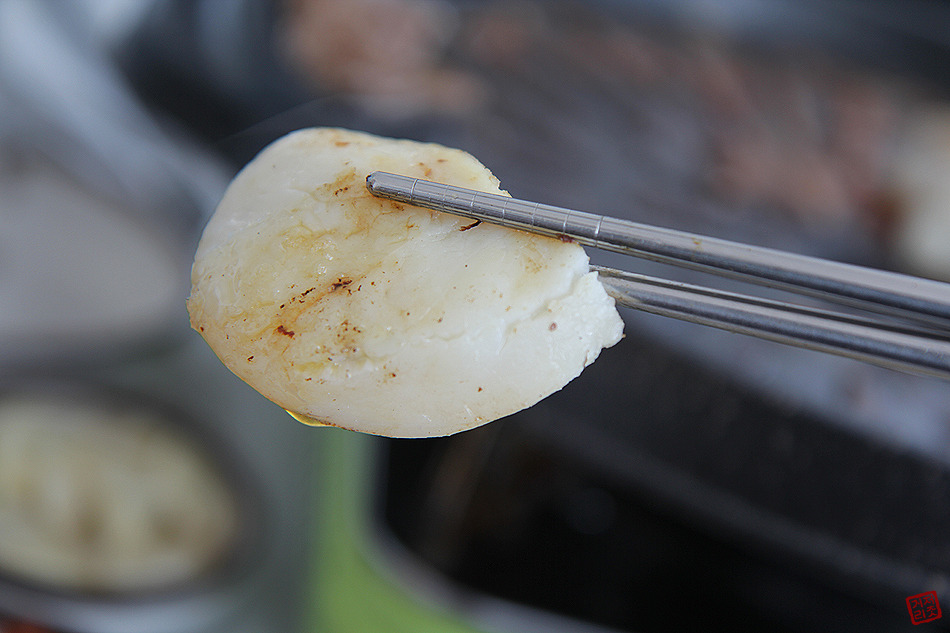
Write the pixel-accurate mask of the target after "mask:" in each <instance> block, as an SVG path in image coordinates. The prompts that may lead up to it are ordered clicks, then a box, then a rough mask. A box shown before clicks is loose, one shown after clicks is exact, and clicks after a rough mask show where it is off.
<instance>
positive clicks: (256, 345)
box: [188, 129, 623, 437]
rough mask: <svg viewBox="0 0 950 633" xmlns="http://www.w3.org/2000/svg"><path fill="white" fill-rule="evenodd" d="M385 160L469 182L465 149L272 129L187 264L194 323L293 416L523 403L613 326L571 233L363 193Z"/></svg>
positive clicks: (430, 416)
mask: <svg viewBox="0 0 950 633" xmlns="http://www.w3.org/2000/svg"><path fill="white" fill-rule="evenodd" d="M376 170H382V171H390V172H396V173H400V174H405V175H407V176H413V177H420V178H427V179H430V180H435V181H440V182H445V183H449V184H454V185H458V186H463V187H468V188H472V189H478V190H482V191H490V192H498V191H499V189H498V181H497V179H496V178H495V177H494V176H493V175H492V174H491V172H489V171H488V170H487V169H486V168H485V167H484V166H483V165H481V164H480V163H479V162H478V161H477V160H475V159H474V158H473V157H472V156H470V155H469V154H466V153H465V152H462V151H460V150H456V149H449V148H446V147H443V146H440V145H435V144H423V143H416V142H412V141H405V140H391V139H383V138H379V137H375V136H371V135H367V134H363V133H358V132H350V131H345V130H339V129H308V130H301V131H298V132H294V133H292V134H290V135H288V136H286V137H284V138H282V139H279V140H278V141H276V142H275V143H273V144H272V145H270V146H269V147H268V148H266V149H265V150H264V151H263V152H262V153H261V154H260V155H258V156H257V157H256V158H255V159H254V160H253V161H252V162H251V163H250V164H248V165H247V166H246V167H245V168H244V169H243V170H242V171H241V173H239V174H238V175H237V177H236V178H235V179H234V181H233V182H232V183H231V185H230V187H229V188H228V190H227V192H226V193H225V196H224V198H223V200H222V201H221V203H220V205H219V206H218V209H217V210H216V212H215V214H214V216H213V217H212V218H211V221H210V222H209V224H208V226H207V227H206V229H205V232H204V235H203V236H202V238H201V242H200V243H199V245H198V250H197V253H196V256H195V263H194V267H193V269H192V284H193V289H192V294H191V297H190V298H189V300H188V309H189V312H190V314H191V323H192V326H193V327H194V328H195V329H196V330H198V331H199V332H201V333H202V335H203V336H204V338H205V339H206V340H207V342H208V344H209V345H210V346H211V348H212V349H213V350H214V351H215V353H216V354H217V355H218V356H219V357H220V358H221V360H222V361H223V362H224V364H225V365H227V366H228V367H229V368H230V369H231V370H232V371H233V372H234V373H235V374H237V375H238V376H240V377H241V378H242V379H243V380H245V381H246V382H247V383H248V384H250V385H251V386H252V387H254V388H255V389H257V390H258V391H259V392H261V393H262V394H263V395H264V396H266V397H267V398H269V399H270V400H272V401H274V402H275V403H277V404H279V405H280V406H282V407H284V408H285V409H287V410H288V411H290V412H294V413H296V414H297V416H296V417H298V418H301V417H302V418H304V419H306V418H311V419H312V421H316V422H320V423H324V424H330V425H333V426H340V427H343V428H347V429H352V430H357V431H363V432H366V433H372V434H377V435H387V436H393V437H426V436H439V435H448V434H451V433H456V432H458V431H462V430H465V429H469V428H472V427H475V426H479V425H481V424H484V423H486V422H490V421H492V420H495V419H497V418H500V417H503V416H506V415H509V414H511V413H514V412H516V411H518V410H520V409H523V408H525V407H529V406H531V405H533V404H535V403H536V402H538V401H539V400H541V399H542V398H544V397H546V396H548V395H550V394H551V393H553V392H555V391H557V390H558V389H560V388H562V387H563V386H564V385H565V384H567V383H568V382H569V381H571V380H572V379H573V378H575V377H576V376H577V375H578V374H580V372H581V371H582V370H583V369H584V367H586V366H587V365H588V364H590V363H591V362H593V361H594V359H595V358H597V356H598V354H599V353H600V350H601V349H602V348H603V347H607V346H610V345H613V344H614V343H616V342H617V341H618V340H620V338H621V335H622V329H623V322H622V320H621V319H620V316H619V315H618V313H617V310H616V308H615V306H614V302H613V300H612V299H611V298H610V297H608V296H607V294H606V292H605V290H604V288H603V286H602V285H601V284H600V282H599V281H598V279H597V277H596V275H595V274H594V273H591V272H589V271H588V259H587V255H586V254H585V252H584V250H583V249H582V248H581V247H580V246H578V245H577V244H574V243H570V242H564V241H561V240H558V239H552V238H546V237H540V236H536V235H531V234H528V233H524V232H521V231H513V230H510V229H505V228H501V227H498V226H493V225H490V224H487V223H480V224H477V225H475V223H474V222H473V221H471V220H466V219H463V218H458V217H455V216H452V215H447V214H443V213H438V212H434V211H428V210H424V209H419V208H415V207H411V206H406V205H404V204H400V203H396V202H391V201H388V200H382V199H378V198H375V197H373V196H372V195H371V194H370V193H369V192H368V191H367V190H366V186H365V179H366V176H367V174H369V173H370V172H372V171H376Z"/></svg>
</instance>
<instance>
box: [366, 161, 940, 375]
mask: <svg viewBox="0 0 950 633" xmlns="http://www.w3.org/2000/svg"><path fill="white" fill-rule="evenodd" d="M366 186H367V188H368V189H369V191H370V193H372V194H373V195H375V196H379V197H383V198H388V199H391V200H396V201H399V202H405V203H408V204H413V205H416V206H420V207H425V208H428V209H433V210H436V211H445V212H448V213H453V214H457V215H462V216H465V217H469V218H474V219H478V220H484V221H486V222H492V223H495V224H501V225H503V226H508V227H512V228H517V229H523V230H526V231H531V232H534V233H540V234H543V235H549V236H555V237H562V238H570V239H573V240H575V241H576V242H578V243H580V244H583V245H585V246H592V247H595V248H600V249H605V250H608V251H613V252H617V253H623V254H626V255H632V256H635V257H641V258H645V259H650V260H654V261H659V262H664V263H668V264H673V265H677V266H682V267H687V268H693V269H698V270H703V271H706V272H709V273H713V274H717V275H721V276H726V277H732V278H737V279H741V280H744V281H748V282H752V283H755V284H759V285H763V286H768V287H772V288H779V289H782V290H786V291H790V292H794V293H798V294H802V295H810V296H814V297H819V298H822V299H825V300H829V301H833V302H836V303H838V304H843V305H848V306H851V307H853V308H859V309H862V310H865V311H867V312H870V313H873V315H868V316H856V315H853V314H847V313H842V312H836V311H832V310H824V309H818V308H813V307H806V306H800V305H796V304H792V303H787V302H782V301H774V300H769V299H763V298H759V297H754V296H751V295H745V294H739V293H732V292H725V291H721V290H715V289H710V288H704V287H701V286H696V285H692V284H686V283H681V282H675V281H670V280H666V279H659V278H656V277H649V276H646V275H639V274H635V273H631V272H626V271H621V270H615V269H611V268H603V267H598V266H592V267H591V268H592V270H595V271H596V272H597V273H598V275H599V277H600V279H601V281H602V282H603V283H604V285H605V287H606V288H607V291H608V293H609V294H610V295H611V296H613V297H614V299H615V300H616V301H617V302H618V303H619V304H621V305H624V306H627V307H631V308H635V309H639V310H644V311H646V312H651V313H655V314H661V315H664V316H670V317H675V318H678V319H683V320H686V321H692V322H695V323H701V324H703V325H709V326H713V327H718V328H721V329H725V330H729V331H733V332H740V333H743V334H750V335H753V336H758V337H760V338H765V339H769V340H773V341H779V342H782V343H786V344H790V345H794V346H797V347H805V348H809V349H815V350H820V351H824V352H830V353H835V354H839V355H842V356H847V357H850V358H856V359H859V360H863V361H868V362H872V363H875V364H879V365H884V366H887V367H891V368H893V369H900V370H904V371H912V372H915V373H923V374H929V375H936V376H941V377H943V378H950V284H946V283H942V282H938V281H933V280H929V279H921V278H917V277H912V276H909V275H902V274H898V273H893V272H889V271H882V270H875V269H870V268H865V267H862V266H855V265H852V264H845V263H841V262H834V261H829V260H824V259H820V258H815V257H808V256H804V255H797V254H794V253H788V252H784V251H780V250H775V249H770V248H764V247H759V246H752V245H748V244H741V243H738V242H731V241H728V240H722V239H718V238H711V237H704V236H701V235H694V234H690V233H687V232H683V231H676V230H673V229H665V228H659V227H654V226H649V225H645V224H639V223H636V222H631V221H628V220H622V219H619V218H612V217H608V216H602V215H595V214H591V213H584V212H581V211H574V210H571V209H565V208H561V207H555V206H550V205H544V204H539V203H536V202H528V201H525V200H518V199H516V198H509V197H508V196H504V195H499V194H489V193H483V192H479V191H473V190H471V189H464V188H461V187H455V186H451V185H446V184H442V183H436V182H430V181H427V180H420V179H417V178H410V177H407V176H401V175H397V174H390V173H386V172H373V173H372V174H370V175H369V176H368V177H367V179H366Z"/></svg>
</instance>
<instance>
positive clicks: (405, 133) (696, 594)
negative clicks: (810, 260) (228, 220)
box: [0, 0, 950, 633]
mask: <svg viewBox="0 0 950 633" xmlns="http://www.w3.org/2000/svg"><path fill="white" fill-rule="evenodd" d="M948 24H950V5H947V4H945V3H943V2H931V1H928V2H923V1H920V2H917V1H912V2H893V1H889V0H869V1H860V2H859V1H857V0H802V1H798V2H792V1H789V0H728V1H724V2H709V1H707V0H674V1H672V2H657V1H655V0H600V1H596V2H581V1H568V0H564V1H561V0H515V1H513V2H502V1H500V0H497V1H496V0H455V1H452V0H347V1H344V0H284V1H278V0H273V1H270V2H268V1H265V0H169V1H159V0H83V1H79V0H77V1H76V2H72V3H61V2H56V1H54V0H4V2H2V3H0V632H2V633H11V632H14V631H17V632H19V631H54V632H75V633H93V632H96V633H105V632H111V631H115V632H132V631H141V632H155V633H157V632H169V633H183V632H192V633H198V632H206V631H208V632H210V631H255V632H261V631H307V632H309V631H321V632H322V631H341V632H347V631H353V632H364V631H380V632H386V631H417V632H418V631H449V632H454V631H457V632H469V633H474V632H489V631H490V632H515V631H518V632H522V631H545V632H550V631H572V632H573V631H599V632H607V631H633V632H641V631H642V632H665V631H679V630H683V629H685V628H695V629H700V628H702V629H703V630H712V631H760V630H769V631H789V632H793V631H795V632H797V631H802V632H804V631H862V632H866V631H900V630H911V628H912V627H913V624H912V621H911V614H910V613H909V611H908V606H907V602H906V600H907V598H908V597H909V596H913V595H916V594H920V593H924V592H929V591H934V592H936V595H937V598H938V599H939V600H940V601H942V602H943V605H944V607H947V606H948V605H950V389H948V388H947V385H946V383H945V382H941V381H938V380H935V379H926V378H918V377H913V376H907V375H903V374H898V373H894V372H890V371H887V370H884V369H878V368H875V367H871V366H868V365H863V364H859V363H856V362H853V361H848V360H845V359H839V358H831V357H826V356H823V355H820V354H817V353H814V352H808V351H804V350H797V349H791V348H786V347H781V346H778V345H776V344H771V343H766V342H763V341H757V340H751V339H746V338H744V337H740V336H737V335H732V334H728V333H724V332H720V331H716V330H711V329H705V328H702V327H700V326H694V325H690V324H684V323H677V322H672V321H670V320H667V319H663V318H661V317H655V316H651V315H645V314H636V313H633V312H624V314H623V316H624V319H625V321H626V323H627V336H626V338H625V340H624V341H623V342H622V343H621V344H619V345H618V346H617V347H616V348H614V349H612V350H610V351H608V352H605V353H604V355H603V356H602V357H601V360H599V361H598V362H597V363H596V364H595V365H593V366H591V367H590V368H589V369H588V370H587V371H586V372H585V373H584V375H583V376H582V377H581V378H580V379H578V380H576V381H575V382H574V383H572V384H571V385H569V386H568V387H567V388H566V389H564V390H563V391H562V392H560V393H558V394H556V395H555V396H553V397H551V398H549V399H547V400H545V401H544V402H542V403H541V404H539V405H537V406H536V407H533V408H531V409H529V410H526V411H523V412H521V413H519V414H516V415H514V416H512V417H511V418H508V419H505V420H503V421H499V422H496V423H494V424H490V425H488V426H486V427H483V428H480V429H476V430H473V431H470V432H466V433H463V434H460V435H458V436H453V437H450V438H442V439H433V440H386V439H381V438H373V437H365V436H358V435H355V434H351V433H347V432H344V431H339V430H336V429H315V428H308V427H304V426H303V425H301V424H299V423H297V422H295V421H293V420H292V419H291V418H289V417H288V416H287V415H286V414H284V413H283V412H282V411H281V410H280V409H279V408H277V407H276V406H274V405H272V404H270V403H268V402H267V401H266V400H264V399H263V398H262V397H260V396H259V395H258V394H256V393H255V392H253V391H252V390H251V389H250V388H248V387H247V386H246V385H244V384H243V383H241V382H240V381H239V380H238V379H237V378H235V377H234V376H233V375H231V374H230V373H229V372H228V371H227V370H226V369H225V368H224V367H223V366H222V365H221V363H220V362H219V361H218V360H217V359H216V358H215V357H214V355H213V354H212V353H211V352H210V350H209V349H208V348H207V347H206V346H205V344H204V343H203V341H202V340H201V339H200V338H199V337H198V336H197V335H195V334H194V333H192V332H191V331H190V329H189V327H188V317H187V314H186V312H185V308H184V299H185V297H186V296H187V294H188V291H189V268H190V264H191V257H192V255H193V252H194V248H195V245H196V243H197V240H198V237H199V235H200V231H201V229H202V227H203V225H204V223H205V222H206V220H207V218H208V217H209V216H210V214H211V213H212V212H213V210H214V207H215V205H216V203H217V201H218V199H219V198H220V196H221V194H222V193H223V190H224V188H225V187H226V185H227V183H228V181H229V180H230V178H231V177H232V176H233V175H234V174H235V173H236V171H237V170H238V169H240V167H241V166H242V165H243V164H245V163H246V162H247V161H248V160H250V159H251V158H252V157H253V156H254V155H255V154H256V153H257V152H258V151H260V150H261V149H262V148H263V147H264V146H265V145H267V144H268V143H269V142H271V141H273V140H274V139H276V138H278V137H279V136H281V135H283V134H285V133H287V132H290V131H292V130H295V129H298V128H302V127H309V126H342V127H347V128H353V129H360V130H365V131H369V132H373V133H378V134H384V135H389V136H398V137H406V138H412V139H417V140H425V141H437V142H440V143H444V144H447V145H452V146H457V147H461V148H463V149H466V150H468V151H470V152H472V153H473V154H474V155H475V156H477V157H478V158H479V159H480V160H481V161H482V162H483V163H485V164H486V165H487V166H488V167H489V168H490V169H491V170H492V171H493V172H494V173H495V174H496V175H497V176H498V177H499V178H500V180H501V182H502V186H503V187H504V188H506V189H507V190H508V191H510V192H511V193H512V194H513V195H515V196H517V197H520V198H528V199H534V200H538V201H541V202H548V203H552V204H557V205H561V206H568V207H574V208H580V209H585V210H589V211H593V212H597V213H603V214H609V215H614V216H619V217H626V218H630V219H634V220H638V221H641V222H648V223H654V224H658V225H663V226H669V227H674V228H679V229H685V230H690V231H694V232H698V233H704V234H709V235H716V236H720V237H726V238H731V239H736V240H741V241H748V242H752V243H757V244H762V245H767V246H773V247H778V248H781V249H786V250H792V251H797V252H802V253H807V254H813V255H819V256H822V257H827V258H831V259H838V260H844V261H850V262H855V263H860V264H864V265H870V266H875V267H882V268H890V269H896V270H901V271H904V272H910V273H914V274H919V275H923V276H927V277H933V278H938V279H948V280H950V244H948V242H950V240H948V237H950V178H948V177H947V176H948V175H950V108H948V102H947V98H948V96H950V94H948V90H950V73H948V70H947V69H948V68H950V29H948V28H947V25H948ZM591 255H592V260H593V261H594V262H595V263H599V264H604V265H610V266H617V267H624V268H628V269H636V270H637V271H640V272H646V273H650V274H657V275H662V276H667V277H675V278H678V279H682V280H685V281H690V280H695V279H694V277H695V276H696V274H695V273H689V272H684V271H676V270H670V269H667V268H665V267H663V266H662V265H660V264H650V263H644V262H630V261H626V260H620V259H618V256H614V255H609V254H603V253H591ZM720 286H721V287H725V288H729V287H730V284H729V283H728V282H721V283H720ZM948 623H950V619H947V618H940V619H937V620H935V621H934V622H930V623H928V624H924V625H921V626H920V629H913V630H944V629H947V628H950V626H948Z"/></svg>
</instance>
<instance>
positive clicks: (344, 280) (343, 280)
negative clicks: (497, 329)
mask: <svg viewBox="0 0 950 633" xmlns="http://www.w3.org/2000/svg"><path fill="white" fill-rule="evenodd" d="M351 283H353V280H352V279H350V278H349V277H340V278H338V279H337V280H336V281H334V282H333V283H332V284H330V292H336V291H337V290H339V289H340V288H346V287H347V286H349V285H350V284H351ZM307 292H309V290H308V291H307ZM304 294H306V293H304Z"/></svg>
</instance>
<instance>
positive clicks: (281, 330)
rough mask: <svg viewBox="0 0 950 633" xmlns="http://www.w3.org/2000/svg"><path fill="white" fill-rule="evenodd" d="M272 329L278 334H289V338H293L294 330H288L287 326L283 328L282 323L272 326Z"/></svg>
mask: <svg viewBox="0 0 950 633" xmlns="http://www.w3.org/2000/svg"><path fill="white" fill-rule="evenodd" d="M274 331H275V332H277V333H278V334H283V335H284V336H289V337H290V338H293V337H294V334H295V332H294V331H293V330H288V329H287V328H285V327H284V326H283V324H281V325H278V326H277V327H276V328H274Z"/></svg>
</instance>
